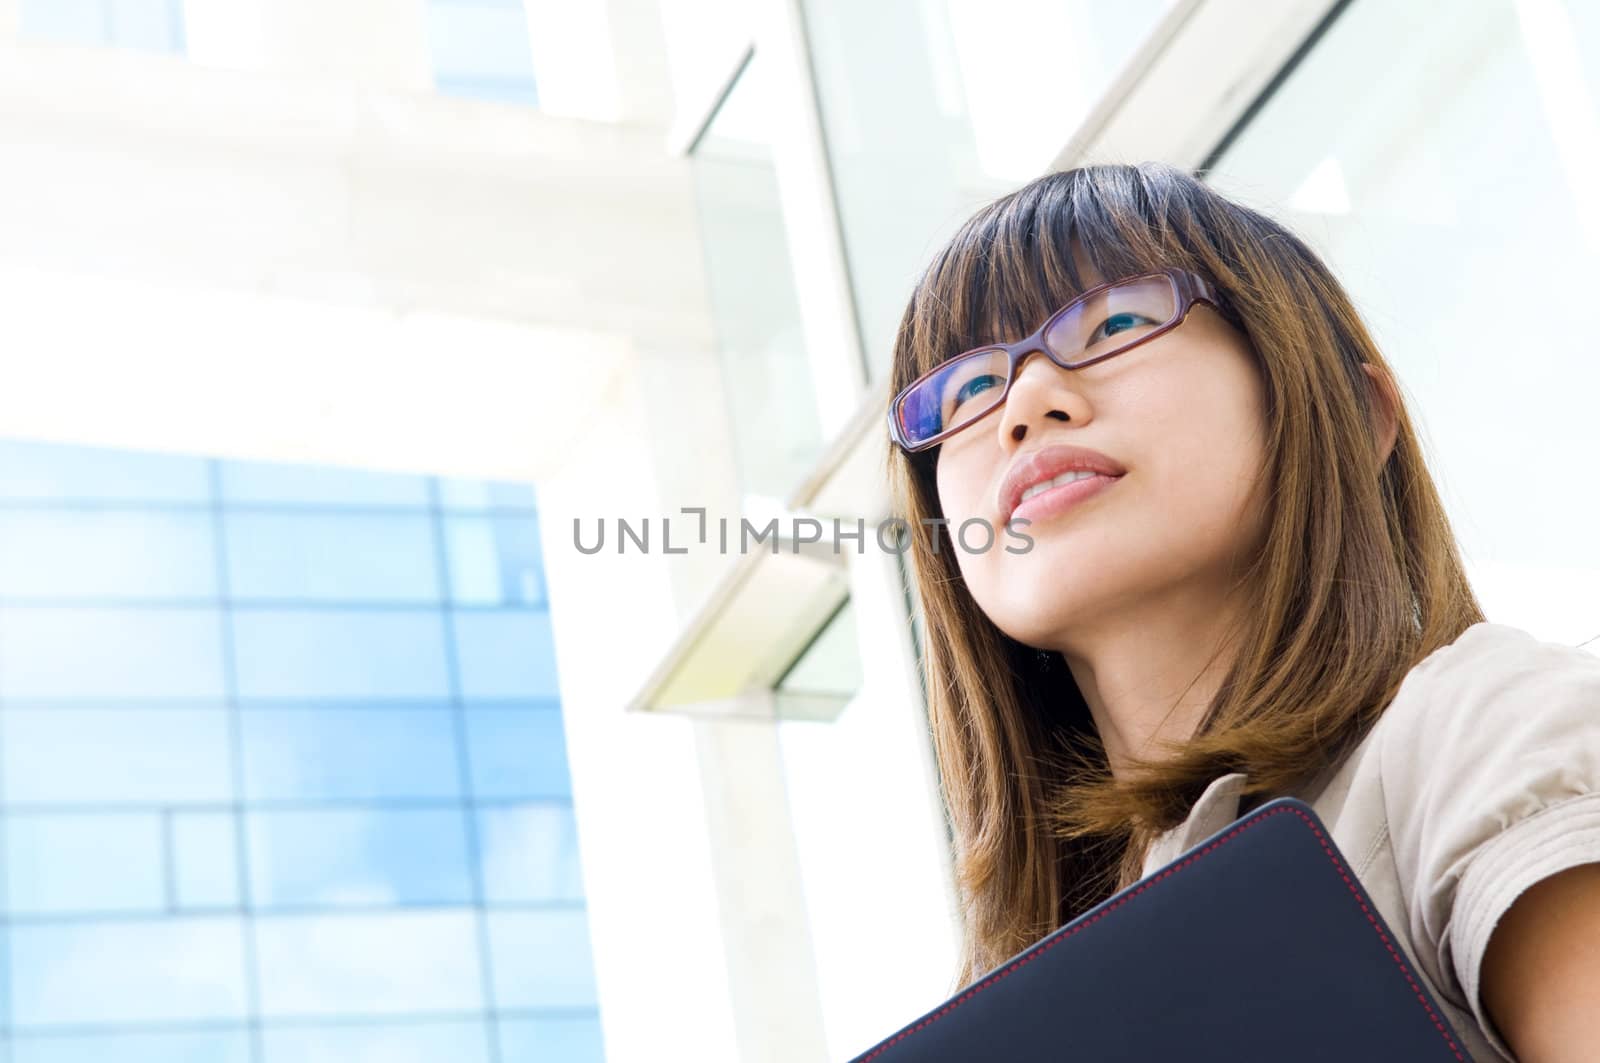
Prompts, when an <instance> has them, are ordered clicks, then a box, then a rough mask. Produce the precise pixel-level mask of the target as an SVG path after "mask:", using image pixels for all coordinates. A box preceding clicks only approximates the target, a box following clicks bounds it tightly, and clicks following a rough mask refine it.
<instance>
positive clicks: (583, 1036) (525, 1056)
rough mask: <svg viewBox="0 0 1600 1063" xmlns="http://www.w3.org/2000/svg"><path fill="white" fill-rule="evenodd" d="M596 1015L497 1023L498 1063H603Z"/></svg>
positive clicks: (602, 1051)
mask: <svg viewBox="0 0 1600 1063" xmlns="http://www.w3.org/2000/svg"><path fill="white" fill-rule="evenodd" d="M605 1058H606V1054H605V1046H604V1043H603V1042H602V1040H601V1037H600V1016H598V1015H574V1016H565V1015H563V1016H555V1015H552V1016H549V1017H548V1018H538V1019H501V1020H500V1063H544V1061H545V1060H554V1059H559V1060H561V1063H604V1061H605Z"/></svg>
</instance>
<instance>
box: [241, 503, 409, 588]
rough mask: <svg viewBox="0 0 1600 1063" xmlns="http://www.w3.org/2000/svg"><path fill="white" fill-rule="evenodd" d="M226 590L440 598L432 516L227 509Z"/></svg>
mask: <svg viewBox="0 0 1600 1063" xmlns="http://www.w3.org/2000/svg"><path fill="white" fill-rule="evenodd" d="M225 520H226V528H227V536H228V538H227V543H228V590H229V593H230V594H232V595H233V597H235V598H240V599H254V600H262V599H275V600H279V601H283V600H295V599H301V600H310V601H344V602H437V601H438V600H439V569H438V551H437V550H436V549H435V547H434V541H433V521H432V519H431V518H430V517H428V516H426V515H417V516H410V515H402V514H389V513H343V514H334V513H328V514H324V513H259V512H244V513H239V512H235V513H229V514H228V515H227V517H226V518H225Z"/></svg>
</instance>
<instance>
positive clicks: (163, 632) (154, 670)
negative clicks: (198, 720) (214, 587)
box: [0, 606, 224, 700]
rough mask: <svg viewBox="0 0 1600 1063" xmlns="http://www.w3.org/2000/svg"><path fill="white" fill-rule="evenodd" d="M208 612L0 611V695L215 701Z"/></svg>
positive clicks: (216, 627) (214, 642) (212, 621)
mask: <svg viewBox="0 0 1600 1063" xmlns="http://www.w3.org/2000/svg"><path fill="white" fill-rule="evenodd" d="M223 694H224V691H223V683H222V646H221V621H220V619H219V618H218V615H217V611H216V610H215V609H198V608H168V609H75V608H60V607H39V608H33V607H28V606H5V607H0V697H5V698H8V699H17V698H116V699H118V700H126V699H128V698H161V697H174V698H217V699H220V698H222V697H223Z"/></svg>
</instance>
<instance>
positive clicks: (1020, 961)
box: [857, 808, 1466, 1063]
mask: <svg viewBox="0 0 1600 1063" xmlns="http://www.w3.org/2000/svg"><path fill="white" fill-rule="evenodd" d="M1284 812H1293V813H1294V814H1295V815H1297V816H1299V817H1300V818H1301V819H1302V820H1304V821H1305V824H1306V826H1308V827H1310V828H1311V832H1312V833H1313V834H1315V835H1316V836H1317V841H1318V842H1319V843H1320V844H1321V845H1322V851H1323V852H1325V853H1327V854H1328V859H1329V860H1331V861H1332V862H1333V866H1334V868H1335V869H1336V870H1337V871H1338V872H1339V877H1340V878H1342V879H1343V880H1344V884H1345V886H1346V887H1347V888H1348V889H1349V890H1350V895H1351V896H1353V897H1354V898H1355V899H1356V903H1357V904H1359V905H1360V906H1361V911H1362V913H1363V914H1365V915H1366V917H1367V922H1368V923H1370V924H1371V925H1372V929H1373V930H1374V931H1375V932H1376V933H1377V935H1378V939H1379V940H1380V941H1382V942H1383V945H1384V947H1385V948H1387V949H1388V950H1389V955H1390V956H1391V957H1393V959H1394V962H1395V965H1396V966H1398V967H1399V968H1400V973H1401V974H1403V975H1405V979H1406V984H1407V985H1409V986H1410V987H1411V990H1412V992H1414V993H1415V994H1416V995H1417V1002H1418V1003H1420V1004H1421V1005H1422V1007H1423V1009H1424V1010H1425V1011H1427V1013H1428V1018H1429V1019H1431V1020H1433V1026H1434V1029H1436V1030H1438V1031H1439V1036H1441V1037H1443V1038H1444V1040H1445V1044H1447V1045H1449V1046H1450V1051H1451V1052H1453V1053H1455V1057H1456V1058H1457V1059H1459V1060H1461V1061H1462V1063H1466V1057H1465V1056H1463V1055H1462V1054H1461V1049H1460V1048H1459V1047H1457V1046H1456V1042H1455V1039H1454V1038H1452V1037H1451V1036H1450V1032H1449V1030H1448V1029H1446V1028H1445V1025H1444V1022H1443V1021H1442V1020H1441V1019H1440V1018H1439V1016H1438V1015H1436V1014H1435V1013H1434V1010H1433V1007H1432V1005H1430V1004H1429V1003H1428V998H1427V997H1426V996H1425V995H1423V992H1422V989H1421V987H1420V986H1418V985H1417V983H1416V982H1415V980H1413V979H1412V977H1411V971H1410V969H1409V968H1407V966H1406V962H1405V959H1404V958H1403V957H1402V956H1401V955H1400V953H1399V952H1398V951H1397V950H1396V949H1395V947H1394V944H1393V942H1391V941H1390V940H1389V935H1387V934H1385V933H1384V932H1383V927H1381V926H1379V925H1378V920H1377V918H1376V917H1375V916H1374V915H1373V913H1372V910H1371V909H1370V908H1368V907H1367V902H1366V901H1364V900H1362V898H1361V891H1360V890H1359V889H1357V888H1356V885H1355V883H1353V882H1351V881H1350V876H1349V875H1347V874H1345V870H1344V866H1343V865H1342V864H1341V863H1340V861H1339V857H1338V855H1337V854H1336V851H1335V850H1334V848H1333V847H1332V844H1331V843H1330V842H1329V841H1328V839H1327V838H1326V837H1324V836H1323V833H1322V831H1321V830H1319V829H1318V828H1317V824H1316V823H1315V822H1314V821H1313V820H1312V819H1311V818H1310V817H1309V816H1307V815H1306V814H1305V813H1304V812H1302V811H1301V810H1300V809H1298V808H1280V809H1276V810H1274V811H1272V812H1268V813H1267V814H1266V815H1264V816H1257V817H1255V818H1254V819H1251V820H1248V821H1247V822H1245V823H1243V824H1241V825H1240V826H1237V827H1235V828H1233V829H1232V830H1230V831H1229V832H1228V833H1226V834H1224V835H1223V836H1222V837H1220V838H1218V839H1217V840H1216V841H1214V842H1212V843H1211V844H1210V845H1207V846H1206V847H1205V848H1204V849H1197V850H1195V851H1194V852H1193V853H1191V854H1189V855H1188V856H1187V857H1185V858H1184V860H1183V861H1182V862H1181V863H1177V864H1173V865H1172V866H1171V867H1169V868H1167V870H1165V871H1163V872H1162V873H1161V874H1159V875H1157V876H1156V877H1154V878H1151V879H1147V880H1146V881H1145V882H1143V883H1141V884H1140V885H1139V887H1138V888H1137V889H1135V890H1134V891H1133V892H1132V893H1130V894H1128V895H1127V896H1126V897H1124V898H1122V900H1120V901H1118V902H1117V903H1116V904H1113V905H1112V906H1111V907H1109V908H1107V909H1105V911H1103V912H1100V913H1099V914H1097V915H1096V916H1095V917H1094V918H1093V919H1090V920H1088V921H1087V922H1085V923H1083V924H1081V925H1079V926H1077V927H1074V928H1073V929H1072V931H1071V933H1067V934H1062V935H1061V936H1060V937H1058V938H1055V939H1053V940H1051V941H1047V942H1044V943H1043V944H1041V945H1037V946H1035V947H1034V948H1033V949H1030V950H1029V951H1028V952H1025V953H1023V954H1022V955H1021V956H1020V957H1018V958H1017V959H1015V960H1013V961H1012V962H1011V963H1010V964H1009V965H1007V966H1006V967H1003V968H1001V969H1000V970H998V971H995V972H994V973H993V974H991V975H989V976H988V977H987V978H985V979H984V980H983V981H981V982H978V983H976V984H975V985H973V986H972V987H971V988H970V989H968V990H967V991H966V992H965V993H962V994H961V995H960V996H959V997H956V998H955V999H954V1000H952V1001H950V1002H949V1003H948V1004H946V1005H945V1006H944V1007H942V1008H940V1009H939V1010H938V1011H936V1012H934V1013H933V1014H932V1015H929V1016H927V1017H926V1018H924V1019H923V1020H922V1021H921V1022H919V1023H917V1024H916V1025H915V1026H913V1027H911V1028H910V1029H907V1030H901V1031H900V1032H899V1033H898V1034H896V1035H895V1036H894V1037H892V1038H890V1039H889V1040H887V1041H885V1042H884V1043H883V1044H881V1045H879V1046H878V1047H877V1048H874V1049H873V1050H872V1051H871V1052H869V1053H868V1054H867V1055H865V1056H862V1057H861V1058H860V1059H859V1060H858V1061H857V1063H869V1061H870V1060H872V1059H873V1058H875V1057H876V1056H878V1055H881V1054H882V1053H883V1052H884V1051H885V1050H886V1049H888V1048H890V1047H892V1046H894V1045H896V1044H899V1043H900V1042H901V1041H903V1040H905V1039H906V1038H907V1037H910V1036H911V1035H912V1034H914V1033H916V1032H917V1031H918V1030H922V1029H925V1028H926V1027H928V1026H929V1025H931V1024H932V1023H934V1022H936V1021H937V1020H939V1019H941V1018H943V1017H944V1016H946V1015H948V1014H949V1013H950V1012H952V1011H954V1010H955V1009H956V1008H958V1007H960V1006H961V1005H962V1004H964V1003H966V1002H967V1001H968V1000H971V999H972V998H973V997H975V996H977V995H978V994H979V993H980V992H982V991H983V990H984V989H986V988H988V987H989V986H991V985H994V984H995V983H996V982H998V981H999V980H1000V979H1002V978H1004V977H1005V976H1006V975H1008V974H1010V973H1011V972H1012V971H1015V970H1018V969H1019V968H1021V967H1023V966H1025V965H1026V964H1028V963H1030V962H1032V961H1033V960H1034V959H1035V958H1036V957H1038V956H1042V955H1044V954H1045V953H1046V952H1048V951H1049V950H1050V949H1052V948H1054V947H1055V946H1056V945H1058V944H1060V943H1061V942H1063V941H1065V940H1067V939H1068V938H1070V937H1071V936H1072V935H1073V934H1076V933H1077V932H1078V931H1079V930H1082V929H1084V927H1089V926H1093V925H1094V924H1095V923H1097V922H1099V921H1100V920H1101V919H1102V918H1104V917H1105V916H1107V915H1110V914H1111V913H1112V912H1114V911H1116V910H1117V909H1118V908H1120V907H1122V906H1123V905H1124V904H1126V903H1128V902H1129V901H1131V900H1132V899H1133V898H1135V897H1137V896H1139V894H1141V893H1143V892H1144V891H1145V890H1147V889H1149V888H1150V887H1151V886H1153V885H1155V884H1156V883H1157V882H1160V881H1161V880H1162V879H1164V878H1169V877H1171V876H1172V875H1174V874H1177V873H1178V872H1179V871H1182V870H1183V869H1184V868H1186V867H1188V866H1189V865H1190V864H1192V863H1194V861H1195V860H1196V859H1198V858H1199V857H1202V856H1204V855H1205V854H1206V853H1209V852H1210V851H1211V850H1213V849H1215V848H1217V846H1219V845H1221V844H1222V843H1223V842H1226V841H1228V840H1230V839H1232V838H1233V837H1235V836H1236V835H1238V834H1240V833H1241V832H1243V831H1245V830H1247V829H1248V828H1250V827H1253V826H1255V825H1256V824H1258V823H1264V822H1266V821H1267V820H1268V819H1271V818H1272V817H1273V816H1276V815H1280V814H1281V813H1284Z"/></svg>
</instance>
